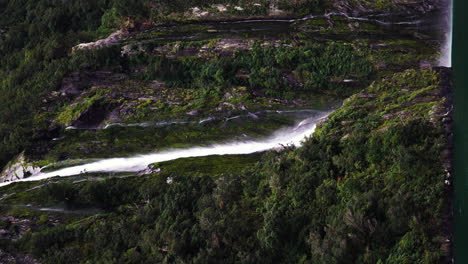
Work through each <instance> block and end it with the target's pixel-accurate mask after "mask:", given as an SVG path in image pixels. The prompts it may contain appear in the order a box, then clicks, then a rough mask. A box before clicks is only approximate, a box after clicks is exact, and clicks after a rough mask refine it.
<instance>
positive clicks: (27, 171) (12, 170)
mask: <svg viewBox="0 0 468 264" xmlns="http://www.w3.org/2000/svg"><path fill="white" fill-rule="evenodd" d="M40 171H41V169H40V168H39V167H34V166H32V165H31V164H29V163H28V162H27V161H26V158H25V156H24V152H23V153H21V154H20V155H18V157H17V158H16V159H15V160H12V161H10V163H9V164H8V165H7V166H6V167H5V169H4V170H3V171H2V172H1V174H0V182H9V181H16V180H20V179H23V178H27V177H29V176H31V175H33V174H36V173H39V172H40Z"/></svg>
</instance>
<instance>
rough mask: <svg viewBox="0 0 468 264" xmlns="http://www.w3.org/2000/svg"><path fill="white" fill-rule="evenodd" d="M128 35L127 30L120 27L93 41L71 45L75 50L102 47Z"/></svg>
mask: <svg viewBox="0 0 468 264" xmlns="http://www.w3.org/2000/svg"><path fill="white" fill-rule="evenodd" d="M128 35H129V32H128V31H125V30H122V29H120V30H117V31H116V32H114V33H112V34H110V35H109V36H108V37H107V38H104V39H99V40H97V41H94V42H89V43H81V44H78V45H76V46H75V47H73V49H72V50H73V51H77V50H83V49H99V48H103V47H108V46H110V45H112V44H116V43H118V42H120V41H121V40H123V39H125V38H127V37H128Z"/></svg>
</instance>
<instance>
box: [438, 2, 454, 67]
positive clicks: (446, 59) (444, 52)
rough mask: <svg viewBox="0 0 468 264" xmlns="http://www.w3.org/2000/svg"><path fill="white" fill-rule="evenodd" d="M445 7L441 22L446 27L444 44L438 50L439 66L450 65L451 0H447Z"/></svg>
mask: <svg viewBox="0 0 468 264" xmlns="http://www.w3.org/2000/svg"><path fill="white" fill-rule="evenodd" d="M446 7H447V9H448V12H447V13H446V14H445V15H444V17H443V19H444V21H443V24H444V27H445V28H446V33H445V40H444V44H443V46H442V49H441V51H440V58H439V66H443V67H452V31H453V6H452V1H451V0H447V6H446Z"/></svg>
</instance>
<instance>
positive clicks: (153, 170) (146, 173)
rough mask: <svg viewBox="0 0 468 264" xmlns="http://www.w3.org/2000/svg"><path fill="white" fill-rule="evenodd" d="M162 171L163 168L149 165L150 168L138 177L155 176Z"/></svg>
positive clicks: (138, 174) (141, 172) (140, 172)
mask: <svg viewBox="0 0 468 264" xmlns="http://www.w3.org/2000/svg"><path fill="white" fill-rule="evenodd" d="M160 171H161V168H156V167H155V166H154V165H153V164H151V165H148V167H147V168H146V169H144V170H142V171H139V172H138V173H137V176H143V175H150V174H155V173H158V172H160Z"/></svg>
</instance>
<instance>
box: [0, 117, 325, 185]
mask: <svg viewBox="0 0 468 264" xmlns="http://www.w3.org/2000/svg"><path fill="white" fill-rule="evenodd" d="M329 113H330V112H319V111H317V112H316V113H315V114H314V115H313V116H312V117H309V118H306V119H304V120H302V121H301V122H299V123H298V124H297V125H295V126H294V127H289V128H284V129H280V130H279V131H276V132H275V133H274V134H273V135H272V136H270V137H268V138H266V139H263V140H249V141H233V142H227V143H221V144H213V145H210V146H205V147H191V148H179V149H177V148H176V149H170V150H167V151H162V152H158V153H151V154H145V155H135V156H133V157H128V158H123V157H122V158H110V159H103V160H100V161H96V162H92V163H88V164H84V165H78V166H72V167H68V168H64V169H60V170H57V171H53V172H47V173H42V172H39V173H37V174H34V175H32V176H30V177H28V178H23V179H20V180H17V182H19V181H39V180H44V179H48V178H52V177H56V176H59V177H67V176H73V175H79V174H83V173H96V172H138V171H142V170H144V169H146V168H147V166H148V165H149V164H151V163H155V162H164V161H170V160H175V159H180V158H188V157H203V156H210V155H232V154H251V153H256V152H263V151H267V150H270V149H275V148H282V147H283V146H286V145H294V146H300V145H301V144H302V141H303V140H304V139H305V138H306V137H308V136H310V135H312V134H313V132H314V131H315V127H316V123H317V122H318V121H319V120H321V119H323V118H325V117H326V116H328V114H329ZM10 183H12V182H3V183H0V187H1V186H5V185H8V184H10Z"/></svg>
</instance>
